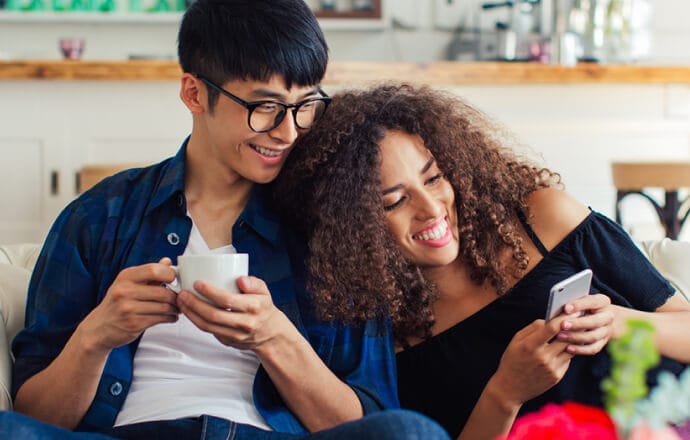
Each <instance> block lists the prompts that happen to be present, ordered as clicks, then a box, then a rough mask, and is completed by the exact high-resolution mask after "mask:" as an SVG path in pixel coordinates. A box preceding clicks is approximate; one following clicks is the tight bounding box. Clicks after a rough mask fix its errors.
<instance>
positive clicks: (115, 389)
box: [110, 382, 122, 396]
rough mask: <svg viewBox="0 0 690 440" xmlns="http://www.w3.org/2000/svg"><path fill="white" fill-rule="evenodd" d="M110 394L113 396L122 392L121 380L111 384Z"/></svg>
mask: <svg viewBox="0 0 690 440" xmlns="http://www.w3.org/2000/svg"><path fill="white" fill-rule="evenodd" d="M110 394H112V395H113V396H119V395H120V394H122V384H121V383H120V382H113V384H112V385H110Z"/></svg>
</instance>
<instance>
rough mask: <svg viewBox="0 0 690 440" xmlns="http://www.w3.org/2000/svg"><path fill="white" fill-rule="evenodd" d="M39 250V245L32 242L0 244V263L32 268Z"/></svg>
mask: <svg viewBox="0 0 690 440" xmlns="http://www.w3.org/2000/svg"><path fill="white" fill-rule="evenodd" d="M40 251H41V246H40V245H38V244H34V243H23V244H5V245H1V246H0V263H8V264H12V265H15V266H19V267H23V268H25V269H28V270H33V268H34V266H35V265H36V259H38V254H39V253H40Z"/></svg>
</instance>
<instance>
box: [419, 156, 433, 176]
mask: <svg viewBox="0 0 690 440" xmlns="http://www.w3.org/2000/svg"><path fill="white" fill-rule="evenodd" d="M434 162H436V159H435V158H433V157H432V158H431V159H429V162H427V163H425V164H424V166H423V167H422V171H421V172H420V173H419V174H424V173H426V172H427V171H429V168H431V165H433V164H434Z"/></svg>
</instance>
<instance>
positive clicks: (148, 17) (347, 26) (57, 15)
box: [0, 10, 386, 31]
mask: <svg viewBox="0 0 690 440" xmlns="http://www.w3.org/2000/svg"><path fill="white" fill-rule="evenodd" d="M315 15H317V18H318V19H319V24H320V25H321V28H322V29H323V30H326V31H328V30H338V31H349V30H352V31H362V30H383V29H385V27H386V23H385V21H384V19H383V17H382V16H381V13H380V10H379V11H348V12H337V11H321V12H319V13H317V14H315ZM181 18H182V13H181V12H55V11H40V12H33V11H32V12H27V11H4V10H0V23H17V24H56V25H60V24H75V23H84V24H91V23H98V24H118V25H122V24H134V25H136V24H142V25H151V24H174V25H178V24H179V22H180V19H181Z"/></svg>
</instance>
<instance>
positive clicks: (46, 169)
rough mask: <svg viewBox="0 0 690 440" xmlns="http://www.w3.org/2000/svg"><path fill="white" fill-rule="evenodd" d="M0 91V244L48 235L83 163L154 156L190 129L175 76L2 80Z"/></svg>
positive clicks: (154, 158)
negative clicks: (147, 79) (131, 79)
mask: <svg viewBox="0 0 690 440" xmlns="http://www.w3.org/2000/svg"><path fill="white" fill-rule="evenodd" d="M0 96H2V98H3V99H2V100H3V106H1V107H0V121H2V122H1V123H0V126H1V127H2V130H0V154H1V155H2V156H1V157H2V158H3V159H2V162H0V173H2V174H1V175H2V177H3V180H2V181H3V185H0V243H19V242H27V241H28V242H39V241H42V240H43V238H44V237H45V234H46V232H47V230H48V228H49V227H50V225H51V224H52V222H53V220H54V219H55V217H56V216H57V214H58V213H59V212H60V210H61V209H62V208H63V207H64V206H65V205H66V204H67V203H69V202H70V201H71V200H72V199H74V197H75V196H76V194H77V192H76V173H77V172H78V170H79V168H81V166H83V165H87V164H100V163H122V162H147V163H148V162H150V163H152V162H156V161H159V160H161V159H163V158H165V157H168V156H171V155H173V154H174V153H175V152H176V151H177V149H178V147H179V146H180V144H181V142H182V141H183V140H184V138H185V136H186V135H187V134H188V133H189V132H190V131H191V116H190V115H189V112H188V111H187V110H186V107H184V104H183V103H182V102H181V101H180V100H179V97H178V83H177V82H175V81H160V82H143V81H142V82H117V81H2V82H0Z"/></svg>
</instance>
